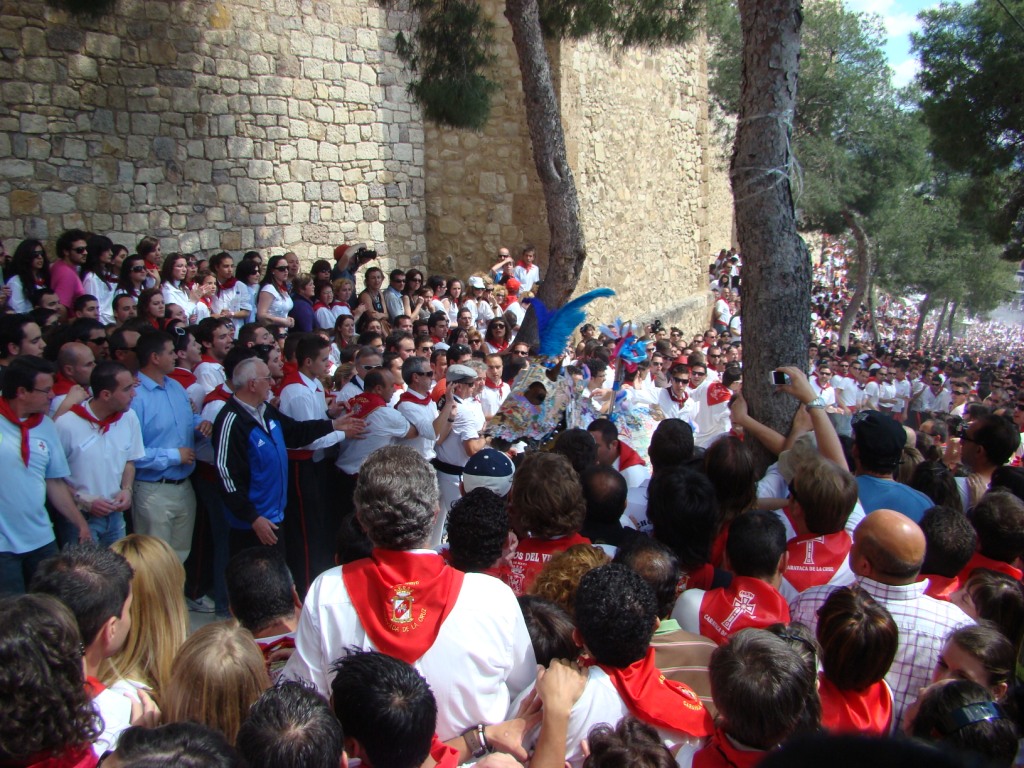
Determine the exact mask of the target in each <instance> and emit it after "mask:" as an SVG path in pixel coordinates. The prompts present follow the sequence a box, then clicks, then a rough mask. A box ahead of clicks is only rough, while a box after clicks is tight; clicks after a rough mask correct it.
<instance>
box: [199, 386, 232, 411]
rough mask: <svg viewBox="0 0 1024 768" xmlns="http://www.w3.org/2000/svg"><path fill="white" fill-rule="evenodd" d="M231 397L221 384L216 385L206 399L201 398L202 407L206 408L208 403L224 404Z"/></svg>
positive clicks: (229, 392)
mask: <svg viewBox="0 0 1024 768" xmlns="http://www.w3.org/2000/svg"><path fill="white" fill-rule="evenodd" d="M231 395H232V393H231V391H230V390H228V389H225V388H224V385H223V384H218V385H217V386H216V387H214V388H213V389H212V390H210V391H209V392H208V393H207V394H206V397H204V398H203V405H204V406H206V405H209V404H210V403H226V402H227V401H228V400H230V399H231Z"/></svg>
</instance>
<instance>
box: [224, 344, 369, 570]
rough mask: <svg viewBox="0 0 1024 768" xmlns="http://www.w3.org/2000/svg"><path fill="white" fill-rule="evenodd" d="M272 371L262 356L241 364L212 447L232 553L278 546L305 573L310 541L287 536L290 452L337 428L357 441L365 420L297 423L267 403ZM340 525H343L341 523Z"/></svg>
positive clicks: (293, 534)
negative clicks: (286, 507) (261, 358)
mask: <svg viewBox="0 0 1024 768" xmlns="http://www.w3.org/2000/svg"><path fill="white" fill-rule="evenodd" d="M271 381H272V379H271V376H270V369H269V368H268V367H267V365H266V363H264V362H263V361H262V360H260V359H259V358H249V359H247V360H243V361H242V362H241V363H239V364H238V365H237V366H235V370H234V375H233V376H232V378H231V386H232V389H233V390H234V397H232V398H231V399H230V400H229V401H228V402H227V403H226V404H225V406H224V408H223V409H222V410H221V412H220V413H219V414H218V415H217V420H216V421H215V422H214V425H213V445H214V451H215V461H216V465H217V472H218V474H219V475H220V482H221V489H222V491H223V495H224V504H225V507H226V509H227V514H228V523H229V525H230V526H231V533H230V543H231V553H232V554H234V553H235V552H238V551H239V550H242V549H245V548H247V547H252V546H259V545H261V544H262V545H265V546H274V547H279V548H281V550H282V551H283V552H284V554H285V557H286V559H287V560H288V565H289V567H291V568H292V569H293V570H295V569H297V568H300V567H301V568H302V569H303V570H304V567H305V560H306V557H307V554H308V546H307V544H308V542H306V541H304V539H303V537H302V535H301V531H300V530H296V531H291V532H289V530H288V526H287V521H286V520H285V517H284V510H285V505H286V504H287V502H288V453H287V449H288V448H299V447H301V446H303V445H308V444H309V443H312V442H313V441H314V440H316V439H318V438H320V437H323V436H324V435H326V434H328V433H330V432H331V431H333V430H337V431H339V432H344V433H345V436H346V438H352V437H358V436H359V435H360V434H362V431H363V426H364V425H363V421H362V420H361V419H354V418H352V417H350V416H344V417H341V418H338V419H335V420H334V421H328V420H327V419H313V420H311V421H295V420H294V419H290V418H288V417H287V416H285V415H284V414H283V413H281V412H280V411H278V410H277V408H275V407H274V406H272V405H270V404H269V403H267V397H268V395H269V394H270V385H271ZM339 523H340V521H339Z"/></svg>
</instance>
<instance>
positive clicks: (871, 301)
mask: <svg viewBox="0 0 1024 768" xmlns="http://www.w3.org/2000/svg"><path fill="white" fill-rule="evenodd" d="M874 282H875V281H874V278H873V277H871V276H869V277H868V287H867V294H868V323H870V325H871V339H872V343H873V344H874V345H876V346H877V345H878V340H879V339H880V338H882V337H881V336H879V334H878V317H877V316H876V315H875V285H874Z"/></svg>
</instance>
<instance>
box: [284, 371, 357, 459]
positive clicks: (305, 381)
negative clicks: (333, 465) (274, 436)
mask: <svg viewBox="0 0 1024 768" xmlns="http://www.w3.org/2000/svg"><path fill="white" fill-rule="evenodd" d="M299 378H300V379H302V383H301V384H298V383H296V384H289V385H288V386H287V387H285V388H284V389H282V390H281V403H280V405H278V407H277V408H278V410H279V411H281V413H283V414H284V415H285V416H289V417H291V418H293V419H295V420H296V421H312V420H314V419H321V420H325V421H326V420H327V398H326V396H325V395H324V388H323V387H322V386H320V382H319V381H317V380H316V379H311V378H309V377H308V376H307V375H306V374H304V373H303V372H302V371H299ZM344 439H345V433H344V432H331V433H330V434H329V435H324V436H323V437H321V438H319V439H317V440H314V441H313V442H312V443H310V444H309V445H304V446H302V447H303V448H304V449H306V450H309V451H313V461H320V460H321V459H322V458H323V457H324V448H330V447H331V446H332V445H337V444H338V443H340V442H341V441H342V440H344Z"/></svg>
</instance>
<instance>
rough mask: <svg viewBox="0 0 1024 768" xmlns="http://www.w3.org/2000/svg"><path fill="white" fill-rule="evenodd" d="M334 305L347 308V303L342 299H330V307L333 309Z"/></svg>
mask: <svg viewBox="0 0 1024 768" xmlns="http://www.w3.org/2000/svg"><path fill="white" fill-rule="evenodd" d="M335 307H345V308H346V309H348V308H349V306H348V304H346V303H345V302H344V301H332V302H331V309H334V308H335Z"/></svg>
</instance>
